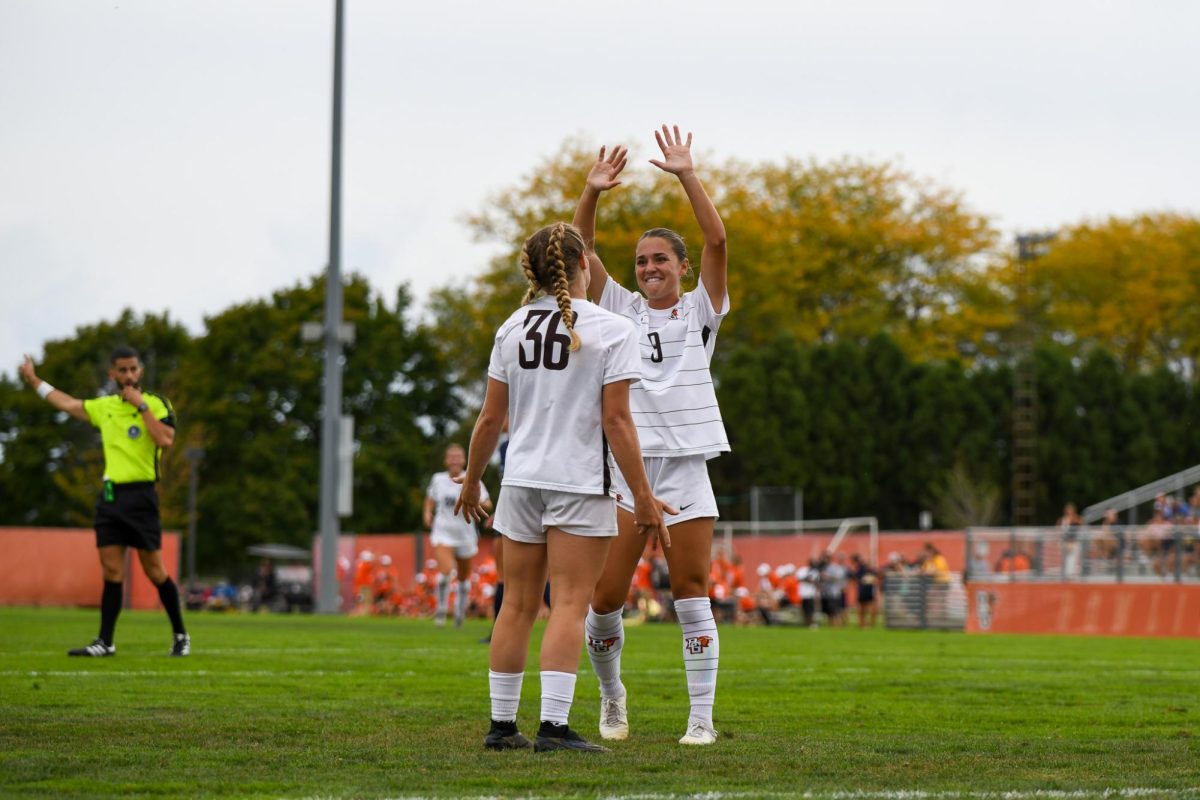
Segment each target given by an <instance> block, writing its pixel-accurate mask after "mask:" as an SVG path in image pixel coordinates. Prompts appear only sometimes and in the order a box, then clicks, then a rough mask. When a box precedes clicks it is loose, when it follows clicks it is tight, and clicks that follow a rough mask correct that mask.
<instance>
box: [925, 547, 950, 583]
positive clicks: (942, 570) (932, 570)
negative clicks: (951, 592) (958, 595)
mask: <svg viewBox="0 0 1200 800" xmlns="http://www.w3.org/2000/svg"><path fill="white" fill-rule="evenodd" d="M921 574H922V575H928V576H930V577H931V578H933V580H934V581H935V582H936V583H949V582H950V565H949V564H947V563H946V557H945V556H944V555H942V553H941V551H940V550H938V549H937V548H936V547H934V545H933V542H926V543H925V547H924V548H923V558H922V559H921Z"/></svg>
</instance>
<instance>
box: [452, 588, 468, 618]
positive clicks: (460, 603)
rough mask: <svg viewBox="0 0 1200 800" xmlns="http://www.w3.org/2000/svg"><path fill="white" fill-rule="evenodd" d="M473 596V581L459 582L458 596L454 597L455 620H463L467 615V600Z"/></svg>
mask: <svg viewBox="0 0 1200 800" xmlns="http://www.w3.org/2000/svg"><path fill="white" fill-rule="evenodd" d="M470 597H471V582H470V581H459V582H458V596H457V597H455V598H454V621H455V622H462V621H463V620H464V619H465V618H466V616H467V600H469V599H470Z"/></svg>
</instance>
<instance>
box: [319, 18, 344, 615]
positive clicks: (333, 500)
mask: <svg viewBox="0 0 1200 800" xmlns="http://www.w3.org/2000/svg"><path fill="white" fill-rule="evenodd" d="M343 5H344V4H343V0H336V3H335V11H334V33H333V156H332V168H331V174H330V182H329V266H328V270H327V272H326V273H325V325H324V328H325V330H324V334H325V398H324V403H323V412H322V413H323V415H324V416H323V417H322V419H321V500H320V510H319V516H320V523H321V524H320V547H321V574H320V597H319V598H318V600H317V611H318V612H319V613H321V614H336V613H337V612H338V607H339V605H340V603H339V602H338V585H337V553H338V542H337V539H338V529H339V527H340V525H339V524H338V513H337V480H338V463H337V459H338V428H339V426H340V425H341V421H342V341H341V338H340V334H341V327H342V269H341V268H342V265H341V245H342V241H341V238H342V230H341V225H342V28H343Z"/></svg>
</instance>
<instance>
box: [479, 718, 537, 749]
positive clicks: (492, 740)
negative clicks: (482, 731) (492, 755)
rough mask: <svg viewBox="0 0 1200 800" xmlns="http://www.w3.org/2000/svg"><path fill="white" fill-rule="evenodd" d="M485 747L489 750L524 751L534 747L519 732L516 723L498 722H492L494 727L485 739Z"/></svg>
mask: <svg viewBox="0 0 1200 800" xmlns="http://www.w3.org/2000/svg"><path fill="white" fill-rule="evenodd" d="M483 746H484V747H486V748H487V749H488V750H524V749H526V748H529V747H533V745H532V744H531V743H530V741H529V740H528V739H526V738H525V737H524V736H522V735H521V734H520V733H519V732H518V731H517V723H515V722H497V721H496V720H492V727H491V729H490V730H488V733H487V736H485V737H483Z"/></svg>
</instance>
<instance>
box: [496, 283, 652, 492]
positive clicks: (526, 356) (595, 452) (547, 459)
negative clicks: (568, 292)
mask: <svg viewBox="0 0 1200 800" xmlns="http://www.w3.org/2000/svg"><path fill="white" fill-rule="evenodd" d="M571 308H572V309H573V310H574V312H575V315H576V316H575V333H576V334H578V335H579V340H580V347H579V349H578V350H576V351H575V352H573V353H572V352H570V351H569V350H568V349H567V348H568V347H570V345H571V333H570V331H568V330H567V326H566V325H564V324H563V322H562V313H561V312H560V311H559V310H558V303H557V302H556V300H555V299H554V298H553V297H540V298H538V299H537V300H535V301H533V302H532V303H530V304H529V305H527V306H523V307H521V308H520V309H518V310H517V311H516V312H514V313H513V315H512V316H511V317H509V318H508V320H507V321H506V322H505V323H504V324H503V325H501V326H500V330H499V331H497V332H496V343H495V345H494V346H493V347H492V358H491V362H490V363H489V364H488V377H489V378H492V379H494V380H497V381H500V382H501V383H506V384H508V431H509V440H508V455H507V459H506V461H505V466H504V480H503V481H502V482H501V483H502V485H504V486H528V487H531V488H535V489H553V490H555V491H560V492H575V493H578V494H605V493H607V491H608V481H607V473H606V458H605V456H606V453H605V450H606V447H605V443H604V432H603V428H602V426H601V399H602V395H603V391H604V386H605V384H609V383H614V382H616V381H627V380H634V381H636V380H638V379H639V378H640V377H641V367H640V364H639V361H640V359H639V357H638V343H637V331H636V329H635V328H634V327H633V325H632V324H631V323H630V322H629V320H627V319H624V318H622V317H620V316H618V315H616V314H613V313H611V312H609V311H605V310H604V309H602V308H599V307H597V306H595V305H593V304H591V303H589V302H588V301H586V300H572V301H571Z"/></svg>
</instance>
